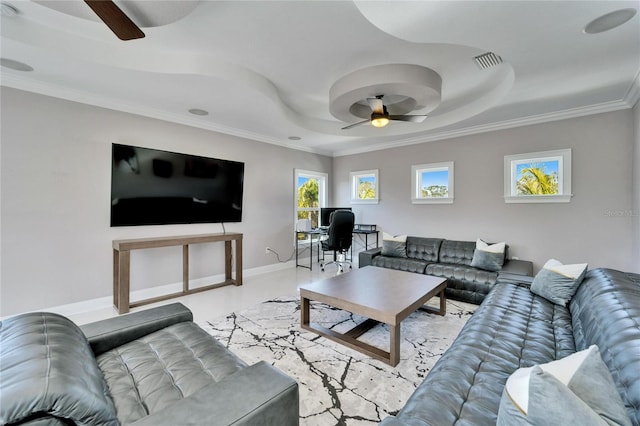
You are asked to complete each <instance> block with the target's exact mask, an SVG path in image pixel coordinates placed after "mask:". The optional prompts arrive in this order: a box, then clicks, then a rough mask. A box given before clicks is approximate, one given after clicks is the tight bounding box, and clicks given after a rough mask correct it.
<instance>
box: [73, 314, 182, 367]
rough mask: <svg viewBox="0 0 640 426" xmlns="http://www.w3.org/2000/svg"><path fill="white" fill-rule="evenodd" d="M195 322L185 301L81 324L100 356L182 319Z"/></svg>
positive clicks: (92, 346) (92, 347) (95, 352)
mask: <svg viewBox="0 0 640 426" xmlns="http://www.w3.org/2000/svg"><path fill="white" fill-rule="evenodd" d="M185 321H193V314H192V313H191V311H190V310H189V309H188V308H187V307H186V306H184V305H183V304H182V303H172V304H170V305H165V306H159V307H157V308H152V309H147V310H144V311H140V312H134V313H131V314H126V315H121V316H118V317H114V318H108V319H106V320H102V321H96V322H92V323H89V324H85V325H83V326H81V327H80V329H81V330H82V332H83V333H84V334H85V336H87V339H88V340H89V344H90V345H91V349H92V350H93V353H94V354H95V355H96V356H97V355H100V354H102V353H104V352H107V351H109V350H111V349H113V348H116V347H118V346H122V345H124V344H125V343H129V342H132V341H134V340H137V339H139V338H141V337H143V336H146V335H147V334H151V333H153V332H156V331H158V330H162V329H163V328H166V327H168V326H170V325H173V324H177V323H179V322H185Z"/></svg>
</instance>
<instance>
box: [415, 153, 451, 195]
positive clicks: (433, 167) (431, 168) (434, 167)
mask: <svg viewBox="0 0 640 426" xmlns="http://www.w3.org/2000/svg"><path fill="white" fill-rule="evenodd" d="M445 170H446V171H447V178H448V183H447V193H448V195H447V196H446V197H423V196H421V191H422V189H421V188H422V185H421V184H422V174H423V173H425V172H427V173H429V172H439V171H445ZM454 198H455V197H454V165H453V161H445V162H441V163H428V164H415V165H413V166H411V203H412V204H453V201H454Z"/></svg>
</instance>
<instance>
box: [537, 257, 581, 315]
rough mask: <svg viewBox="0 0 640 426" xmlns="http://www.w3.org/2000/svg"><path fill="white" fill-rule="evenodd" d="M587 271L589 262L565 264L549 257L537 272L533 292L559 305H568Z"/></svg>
mask: <svg viewBox="0 0 640 426" xmlns="http://www.w3.org/2000/svg"><path fill="white" fill-rule="evenodd" d="M586 272H587V264H586V263H580V264H575V265H563V264H562V263H561V262H559V261H557V260H555V259H549V260H548V261H547V263H545V264H544V266H543V267H542V269H541V270H540V271H539V272H538V273H537V274H536V276H535V278H534V279H533V283H532V284H531V292H532V293H535V294H537V295H538V296H542V297H544V298H545V299H547V300H549V301H550V302H553V303H556V304H558V305H566V304H567V303H569V300H571V298H572V297H573V295H574V294H575V292H576V290H578V286H579V285H580V283H581V282H582V280H583V278H584V275H585V273H586Z"/></svg>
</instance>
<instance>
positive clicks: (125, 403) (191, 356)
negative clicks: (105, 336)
mask: <svg viewBox="0 0 640 426" xmlns="http://www.w3.org/2000/svg"><path fill="white" fill-rule="evenodd" d="M98 365H99V366H100V368H101V369H102V371H103V372H104V376H105V379H106V381H107V383H108V385H109V388H110V389H111V395H112V397H113V400H114V403H115V406H116V411H117V415H118V419H119V420H120V422H121V423H123V424H127V423H131V422H134V421H136V420H138V419H141V418H143V417H145V416H147V415H149V414H153V413H155V412H158V411H160V410H162V409H164V408H166V407H167V406H169V405H170V404H173V403H175V402H177V401H179V400H182V399H183V398H185V397H187V396H189V395H192V394H193V393H195V392H197V391H198V390H200V389H202V388H203V387H205V386H207V385H209V384H211V383H215V382H217V381H219V380H220V379H222V378H223V377H226V376H228V375H231V374H233V373H234V372H236V371H238V370H241V369H243V368H245V367H246V364H245V363H244V362H243V361H242V360H240V359H239V358H238V357H236V356H235V355H234V354H232V353H231V352H230V351H229V350H227V349H226V348H225V346H224V345H222V344H221V343H220V342H218V341H217V340H215V339H214V338H213V337H212V336H211V335H209V334H208V333H206V332H205V331H204V330H202V329H201V328H200V327H198V326H197V325H196V324H194V323H192V322H182V323H178V324H174V325H172V326H169V327H167V328H165V329H163V330H160V331H157V332H155V333H152V334H149V335H147V336H145V337H143V338H140V339H138V340H136V341H133V342H131V343H128V344H125V345H123V346H120V347H117V348H115V349H112V350H110V351H107V352H105V353H104V354H102V355H100V356H99V357H98Z"/></svg>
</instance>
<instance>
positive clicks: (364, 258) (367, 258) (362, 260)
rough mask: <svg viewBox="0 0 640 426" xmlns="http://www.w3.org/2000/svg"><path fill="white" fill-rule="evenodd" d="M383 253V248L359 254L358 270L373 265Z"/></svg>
mask: <svg viewBox="0 0 640 426" xmlns="http://www.w3.org/2000/svg"><path fill="white" fill-rule="evenodd" d="M381 253H382V248H381V247H376V248H372V249H369V250H365V251H361V252H360V253H358V268H364V267H365V266H370V265H371V263H372V262H371V260H372V259H373V258H374V257H376V256H378V255H380V254H381Z"/></svg>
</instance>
